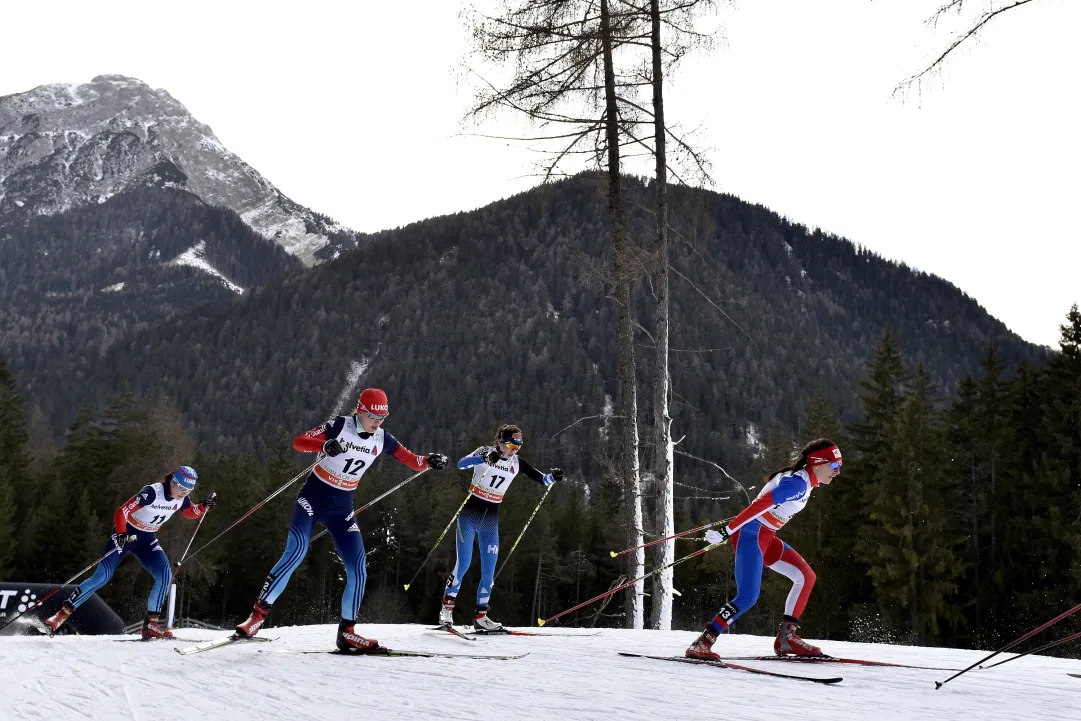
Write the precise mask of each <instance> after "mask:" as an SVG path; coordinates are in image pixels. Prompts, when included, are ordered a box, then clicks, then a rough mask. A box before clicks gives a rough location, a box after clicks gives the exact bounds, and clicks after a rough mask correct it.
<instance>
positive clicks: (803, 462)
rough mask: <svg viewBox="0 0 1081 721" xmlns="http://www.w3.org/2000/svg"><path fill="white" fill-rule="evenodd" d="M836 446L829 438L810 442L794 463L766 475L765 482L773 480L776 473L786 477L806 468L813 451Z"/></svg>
mask: <svg viewBox="0 0 1081 721" xmlns="http://www.w3.org/2000/svg"><path fill="white" fill-rule="evenodd" d="M836 445H837V444H836V443H834V442H833V441H831V440H830V439H829V438H816V439H815V440H813V441H811V442H810V443H808V444H807V445H805V446H804V447H803V450H802V451H800V452H799V458H798V459H797V460H796V462H795V463H793V464H792V465H790V466H785V467H784V468H778V469H777V470H776V471H774V472H773V473H770V474H769V475H767V476H766V478H765V480H766V481H767V482H768V481H769V479H771V478H773V477H774V476H776V475H777V474H778V473H784V474H786V475H787V474H790V473H795V472H796V471H798V470H800V469H803V468H806V467H807V462H808V460H807V459H808V456H810V455H811V454H812V453H814V452H815V451H823V450H825V449H827V448H832V447H833V446H836Z"/></svg>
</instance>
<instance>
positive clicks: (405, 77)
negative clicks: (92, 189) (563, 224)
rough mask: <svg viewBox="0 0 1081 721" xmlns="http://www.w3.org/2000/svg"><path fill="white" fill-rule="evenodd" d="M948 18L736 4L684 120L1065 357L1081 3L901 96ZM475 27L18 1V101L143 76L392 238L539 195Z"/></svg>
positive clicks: (1034, 19) (11, 27) (808, 220)
mask: <svg viewBox="0 0 1081 721" xmlns="http://www.w3.org/2000/svg"><path fill="white" fill-rule="evenodd" d="M942 1H944V0H818V1H816V2H809V1H808V0H742V1H741V2H737V3H736V4H734V5H725V6H723V7H722V8H721V10H720V12H719V14H718V16H717V17H716V18H715V19H713V20H707V21H706V22H705V23H704V26H709V27H719V28H721V29H722V31H723V36H724V38H725V42H724V43H722V44H721V45H720V46H719V47H718V48H717V49H715V50H714V51H713V52H711V53H708V54H701V55H698V56H695V57H693V58H692V59H690V60H689V61H688V62H687V63H686V64H685V65H684V66H683V68H682V69H681V70H680V71H679V73H678V74H677V75H676V76H675V77H674V78H673V82H672V87H671V90H670V91H669V95H668V107H667V113H668V117H669V119H670V120H675V121H678V122H680V123H681V124H683V125H684V126H686V127H696V126H701V130H700V132H699V142H700V144H701V145H703V146H706V147H709V148H712V149H713V150H712V152H711V160H712V162H713V169H714V178H715V181H716V184H715V186H714V187H715V189H717V190H720V191H724V192H728V193H732V194H734V195H737V196H739V197H741V198H744V199H746V200H749V201H753V202H757V203H761V204H763V205H766V206H768V207H769V208H771V209H773V210H775V211H777V212H779V213H781V214H783V215H785V216H787V217H789V218H790V219H792V220H794V221H797V222H801V223H804V224H806V225H808V226H812V227H814V226H819V227H821V228H823V229H825V230H827V231H830V232H833V233H837V234H839V235H843V236H845V237H847V238H849V239H850V240H853V241H855V242H858V243H860V244H862V245H865V246H867V247H869V248H871V249H873V250H875V251H877V252H878V253H880V254H882V255H884V256H886V257H888V258H892V259H897V260H903V261H904V262H906V263H908V264H909V265H911V266H914V267H916V268H918V269H920V270H925V271H929V272H932V273H935V274H937V275H940V276H942V277H944V278H946V279H948V280H950V281H951V282H953V283H955V284H956V285H957V286H959V287H960V288H961V289H962V290H963V291H965V292H966V293H968V294H969V295H971V296H973V297H974V298H976V299H977V300H978V301H979V302H980V303H981V304H982V305H983V306H984V307H985V308H987V309H988V311H990V312H991V313H992V314H993V315H994V316H996V317H997V318H999V319H1001V320H1002V321H1004V322H1005V323H1006V324H1007V325H1008V326H1009V327H1010V328H1011V329H1013V330H1014V331H1016V332H1017V333H1019V334H1020V335H1021V336H1022V337H1024V338H1026V339H1028V340H1030V341H1033V342H1036V343H1042V344H1047V345H1052V346H1057V340H1058V326H1059V325H1060V324H1061V323H1062V322H1063V321H1064V319H1065V315H1066V312H1067V311H1068V310H1069V307H1070V305H1071V304H1073V303H1077V302H1079V301H1081V278H1079V277H1078V268H1079V265H1081V249H1079V247H1081V231H1079V230H1078V228H1079V225H1078V223H1077V221H1076V219H1075V217H1074V215H1075V213H1074V210H1075V209H1076V208H1077V207H1078V205H1079V203H1078V199H1079V198H1081V180H1079V177H1081V140H1079V137H1078V135H1079V134H1078V130H1077V129H1078V128H1081V111H1079V101H1078V97H1077V96H1078V87H1079V85H1081V83H1079V81H1078V74H1079V71H1081V43H1078V42H1077V38H1076V35H1077V31H1078V30H1079V29H1081V2H1077V0H1039V1H1038V2H1034V3H1030V4H1029V5H1027V6H1025V7H1022V8H1019V9H1017V10H1013V11H1010V12H1008V13H1005V14H1003V15H1002V16H1001V17H1000V19H998V20H996V21H994V22H993V23H992V24H990V25H989V26H988V27H987V28H986V29H985V31H984V32H983V33H982V34H981V36H980V38H979V40H978V41H977V42H975V43H972V44H971V45H968V46H966V47H965V48H963V49H962V50H961V51H960V52H959V53H958V54H955V55H954V56H953V57H952V58H951V59H950V60H949V62H948V63H947V65H946V66H945V72H944V73H943V75H942V76H941V77H940V78H939V79H937V80H935V81H933V82H932V83H931V84H930V85H929V86H925V88H924V91H923V92H922V94H920V95H919V96H909V97H908V98H907V99H901V98H897V97H894V96H893V89H894V87H895V86H896V85H897V83H898V82H899V81H900V80H902V79H903V78H905V77H906V76H907V75H909V74H911V73H913V72H915V71H918V70H919V69H921V68H922V67H923V66H924V65H925V64H926V63H927V62H928V60H929V59H930V58H932V57H933V56H934V55H935V54H936V53H937V52H940V51H941V50H942V49H943V48H944V47H945V46H946V44H947V43H948V42H949V40H950V39H951V38H952V33H951V31H952V30H954V29H958V28H960V27H961V25H960V24H958V23H957V22H953V23H947V24H946V25H940V26H939V27H938V28H937V29H934V28H928V27H926V26H925V25H924V23H923V21H924V20H925V19H926V18H927V17H928V16H929V15H930V14H931V13H932V12H933V10H934V9H935V8H937V7H938V5H939V4H940V2H942ZM999 1H1000V0H999ZM987 5H988V3H987V2H970V3H966V5H965V6H966V7H967V8H971V9H972V12H973V13H975V12H978V11H979V10H981V9H982V8H984V7H985V6H987ZM463 6H464V4H463V3H462V2H460V0H441V1H440V0H432V1H428V2H424V1H421V0H415V1H414V2H409V3H404V2H386V3H372V2H363V3H357V2H340V3H338V2H326V1H323V0H305V2H303V3H293V4H291V5H290V6H285V7H288V8H289V9H288V10H285V9H282V6H274V5H269V4H267V3H265V2H261V3H254V2H251V3H242V2H235V1H232V0H230V1H229V2H223V1H222V0H217V1H215V2H204V1H202V0H187V1H186V2H185V3H182V4H161V3H145V2H120V1H117V0H109V1H108V2H86V1H83V2H67V1H65V2H58V3H57V2H54V3H52V4H50V5H49V9H48V12H45V11H43V10H42V9H41V8H40V7H38V6H35V5H34V4H32V3H16V4H14V5H12V4H8V5H7V6H5V8H4V13H3V23H4V25H5V30H4V32H3V36H4V55H5V58H6V62H5V63H4V65H3V70H0V95H6V94H9V93H16V92H22V91H25V90H29V89H31V88H33V87H36V86H38V85H42V84H46V83H51V82H85V81H88V80H90V78H91V77H93V76H95V75H99V74H104V73H119V74H124V75H129V76H133V77H136V78H139V79H141V80H143V81H145V82H147V83H149V84H150V85H152V86H154V87H160V88H164V89H166V90H168V91H169V92H170V93H171V94H172V95H173V96H174V97H175V98H177V99H178V100H179V101H181V102H182V103H184V104H185V105H186V106H187V107H188V109H189V110H190V111H191V112H192V114H193V115H195V116H196V117H197V118H198V119H199V120H201V121H202V122H204V123H206V124H208V125H210V127H211V128H213V129H214V131H215V133H216V134H217V136H218V138H219V139H220V140H221V141H222V142H223V143H224V144H225V145H226V147H228V148H229V149H230V150H232V151H233V152H235V153H237V154H238V155H239V156H240V157H242V158H243V159H244V160H246V161H247V162H248V163H250V164H251V165H253V166H254V167H255V168H257V169H258V170H259V171H260V172H261V173H263V175H265V176H266V177H267V178H268V179H269V180H270V181H271V182H273V183H274V184H275V185H277V186H278V187H279V188H280V189H281V190H282V191H283V192H284V193H286V194H287V195H289V196H290V197H292V198H293V199H294V200H296V201H297V202H300V203H302V204H304V205H307V206H309V207H311V208H313V209H315V210H318V211H320V212H322V213H326V214H327V215H330V216H331V217H334V218H336V219H338V220H340V221H341V222H343V223H345V224H346V225H349V226H351V227H353V228H355V229H357V230H364V231H374V230H379V229H383V228H388V227H393V226H398V225H403V224H405V223H409V222H411V221H415V220H419V219H422V218H426V217H430V216H432V215H439V214H444V213H452V212H455V211H459V210H469V209H473V208H476V207H479V206H482V205H485V204H487V203H489V202H491V201H493V200H497V199H499V198H502V197H506V196H507V195H511V194H513V193H516V192H519V191H521V190H524V189H526V188H528V187H531V186H532V185H535V184H536V183H537V182H538V180H537V178H536V177H533V176H532V175H531V173H532V168H533V166H532V163H533V160H534V157H533V155H532V154H530V153H529V152H528V151H526V150H523V149H519V148H515V147H512V146H508V144H506V143H504V142H501V141H493V140H486V139H480V138H477V137H472V136H470V135H469V134H468V131H470V129H469V128H465V129H464V131H466V132H463V126H462V125H461V119H462V114H463V111H464V109H465V108H466V106H467V105H468V104H469V100H470V98H471V92H472V91H471V89H470V87H469V86H468V85H467V84H466V83H465V81H463V80H462V72H461V67H462V63H463V60H464V58H465V54H466V52H467V51H468V44H467V43H468V37H467V36H466V33H465V31H464V30H463V29H462V27H461V25H460V22H459V12H460V11H461V10H462V8H463ZM972 17H974V15H972V14H969V13H966V15H965V19H968V20H970V19H971V18H972ZM407 25H408V28H406V26H407ZM485 130H488V131H493V132H496V133H498V132H499V131H500V130H502V128H501V127H499V126H498V125H496V124H493V125H491V126H489V127H488V128H485Z"/></svg>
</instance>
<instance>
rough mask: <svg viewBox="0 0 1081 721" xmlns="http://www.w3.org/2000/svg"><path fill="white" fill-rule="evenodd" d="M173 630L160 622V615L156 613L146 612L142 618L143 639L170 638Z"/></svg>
mask: <svg viewBox="0 0 1081 721" xmlns="http://www.w3.org/2000/svg"><path fill="white" fill-rule="evenodd" d="M172 637H173V632H172V631H170V630H169V629H167V628H166V627H165V625H164V624H163V623H161V616H159V615H158V614H156V613H151V614H147V616H146V618H144V619H143V640H144V641H153V640H154V639H157V638H172Z"/></svg>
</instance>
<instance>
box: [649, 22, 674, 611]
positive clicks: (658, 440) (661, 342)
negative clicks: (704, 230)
mask: <svg viewBox="0 0 1081 721" xmlns="http://www.w3.org/2000/svg"><path fill="white" fill-rule="evenodd" d="M649 14H650V27H651V31H650V45H651V51H652V53H651V54H652V61H653V127H654V139H653V142H654V153H653V155H654V158H655V159H656V163H657V164H656V167H657V170H656V173H657V177H656V181H655V183H654V186H655V193H656V195H655V201H654V214H655V221H656V229H657V230H656V236H655V240H654V246H653V262H652V264H651V265H652V268H651V270H652V274H653V298H654V302H655V307H654V330H653V347H654V361H653V482H654V483H655V484H656V485H657V509H656V512H657V524H656V525H657V527H656V531H657V533H658V535H660V536H671V535H672V534H674V533H675V532H676V528H675V518H674V514H675V508H674V503H673V500H674V497H675V485H674V479H673V477H672V474H673V470H674V465H675V458H674V456H673V454H672V417H671V415H670V414H669V412H668V400H669V373H668V164H667V163H668V160H667V154H666V152H665V124H664V63H663V61H662V59H661V53H662V46H661V11H660V0H650V3H649ZM675 550H676V549H675V541H674V540H672V541H668V542H666V543H660V544H658V545H657V546H656V547H655V550H654V553H653V565H654V567H655V568H663V567H665V566H669V565H671V563H672V562H673V561H675V560H676V554H675ZM672 580H673V573H672V569H671V568H668V569H667V570H664V571H661V572H660V573H658V574H657V575H655V576H654V577H653V598H652V604H651V614H650V626H651V627H652V628H655V629H658V630H661V631H670V630H671V629H672Z"/></svg>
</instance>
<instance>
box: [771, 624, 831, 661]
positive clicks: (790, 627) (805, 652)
mask: <svg viewBox="0 0 1081 721" xmlns="http://www.w3.org/2000/svg"><path fill="white" fill-rule="evenodd" d="M796 623H797V621H796V619H794V618H792V617H791V616H785V617H784V620H783V621H781V630H780V632H779V633H778V634H777V638H776V640H774V642H773V652H774V653H776V654H777V655H778V656H821V655H822V649H820V648H819V647H818V646H812V645H811V644H809V643H807V642H806V641H804V640H803V639H802V638H800V637H799V636H797V635H796V629H797V628H799V626H797V625H796Z"/></svg>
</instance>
